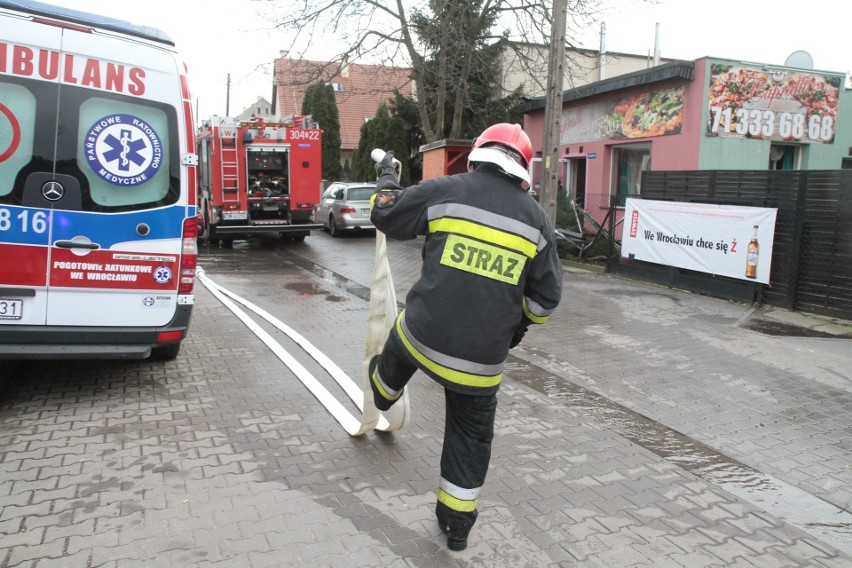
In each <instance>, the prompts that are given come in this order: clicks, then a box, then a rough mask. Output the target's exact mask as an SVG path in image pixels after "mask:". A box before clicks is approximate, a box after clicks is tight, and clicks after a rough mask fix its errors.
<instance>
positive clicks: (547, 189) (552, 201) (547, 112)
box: [539, 0, 568, 225]
mask: <svg viewBox="0 0 852 568" xmlns="http://www.w3.org/2000/svg"><path fill="white" fill-rule="evenodd" d="M567 17H568V0H553V17H552V18H551V20H552V21H551V27H550V59H549V63H548V68H547V97H546V101H545V107H544V141H543V142H542V146H541V148H542V158H543V166H544V167H543V168H542V169H541V194H540V195H539V203H540V204H541V206H542V208H543V209H544V212H545V213H547V216H548V218H549V219H550V221H551V223H553V224H554V225H555V224H556V199H557V195H556V192H557V186H558V181H559V139H560V137H561V136H560V134H561V131H562V128H561V125H562V77H563V76H564V74H565V69H564V67H565V27H566V24H565V22H566V19H567Z"/></svg>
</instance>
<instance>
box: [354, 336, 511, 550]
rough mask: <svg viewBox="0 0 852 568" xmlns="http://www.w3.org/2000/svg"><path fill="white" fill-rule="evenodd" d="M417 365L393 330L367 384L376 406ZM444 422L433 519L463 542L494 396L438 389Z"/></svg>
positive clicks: (482, 471)
mask: <svg viewBox="0 0 852 568" xmlns="http://www.w3.org/2000/svg"><path fill="white" fill-rule="evenodd" d="M415 371H417V364H416V362H415V360H414V359H413V358H412V357H411V355H410V354H409V352H408V350H407V349H406V348H405V345H404V344H403V342H402V340H401V339H400V338H399V335H398V332H397V330H396V328H395V327H394V328H393V329H392V330H391V332H390V335H389V336H388V340H387V342H385V346H384V348H383V349H382V354H381V355H380V357H379V359H378V363H377V365H376V366H375V370H374V371H373V373H372V375H373V376H372V377H371V381H370V384H371V386H372V388H373V398H374V399H375V400H376V402H377V406H379V407H380V408H381V405H380V403H382V404H384V405H385V406H387V405H388V404H392V403H393V401H394V400H396V398H398V397H399V396H400V395H401V393H402V390H403V389H404V388H405V385H406V384H408V381H409V380H410V379H411V377H412V376H413V375H414V373H415ZM444 399H445V401H446V420H445V427H444V445H443V450H442V452H441V481H440V486H439V488H438V502H437V505H436V508H435V515H436V516H437V519H438V524H439V525H440V527H441V530H442V531H443V532H444V533H445V534H446V535H447V536H448V537H449V538H451V539H466V538H467V535H468V533H470V529H471V527H473V524H474V523H475V522H476V517H477V514H478V513H477V508H476V507H477V502H478V498H479V492H480V490H481V489H482V486H483V484H484V483H485V475H486V473H487V472H488V465H489V463H490V461H491V441H492V439H493V438H494V419H495V416H496V414H497V395H496V394H489V395H484V396H480V395H471V394H462V393H457V392H453V391H451V390H449V389H447V388H444Z"/></svg>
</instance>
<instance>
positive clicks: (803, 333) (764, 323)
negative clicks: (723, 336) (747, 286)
mask: <svg viewBox="0 0 852 568" xmlns="http://www.w3.org/2000/svg"><path fill="white" fill-rule="evenodd" d="M740 327H741V328H743V329H750V330H752V331H756V332H758V333H763V334H764V335H779V336H785V337H821V338H827V339H850V338H852V333H846V334H833V333H826V332H824V331H819V330H816V329H810V328H807V327H800V326H797V325H792V324H789V323H783V322H779V321H772V320H768V319H762V318H750V319H749V320H748V321H745V322H743V323H742V324H740Z"/></svg>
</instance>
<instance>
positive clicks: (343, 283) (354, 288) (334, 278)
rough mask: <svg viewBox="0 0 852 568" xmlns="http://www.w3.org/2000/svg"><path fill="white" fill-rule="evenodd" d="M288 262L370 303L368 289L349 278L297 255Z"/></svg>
mask: <svg viewBox="0 0 852 568" xmlns="http://www.w3.org/2000/svg"><path fill="white" fill-rule="evenodd" d="M288 260H289V261H290V262H292V263H293V264H295V265H296V266H298V267H299V268H303V269H304V270H307V271H308V272H310V273H311V274H313V275H314V276H317V277H318V278H319V279H320V280H321V281H323V282H325V283H326V284H328V285H330V286H334V287H337V288H340V289H342V290H345V291H346V292H348V293H349V294H352V295H353V296H355V297H356V298H360V299H361V300H364V301H367V302H369V301H370V289H369V288H367V287H366V286H363V285H361V284H358V283H357V282H355V281H354V280H350V279H349V278H346V277H345V276H342V275H340V274H338V273H336V272H334V271H332V270H329V269H328V268H325V267H324V266H320V265H318V264H316V263H314V262H313V261H311V260H308V259H307V258H304V257H301V256H298V255H293V256H292V257H291V258H289V259H288Z"/></svg>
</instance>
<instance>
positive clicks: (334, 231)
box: [328, 215, 340, 237]
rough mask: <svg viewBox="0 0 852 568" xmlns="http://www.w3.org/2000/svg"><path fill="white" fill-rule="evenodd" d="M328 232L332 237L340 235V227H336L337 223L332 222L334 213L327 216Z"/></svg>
mask: <svg viewBox="0 0 852 568" xmlns="http://www.w3.org/2000/svg"><path fill="white" fill-rule="evenodd" d="M328 233H329V234H330V235H331V236H332V237H339V236H340V229H338V228H337V223H335V222H334V215H331V216H329V218H328Z"/></svg>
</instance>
